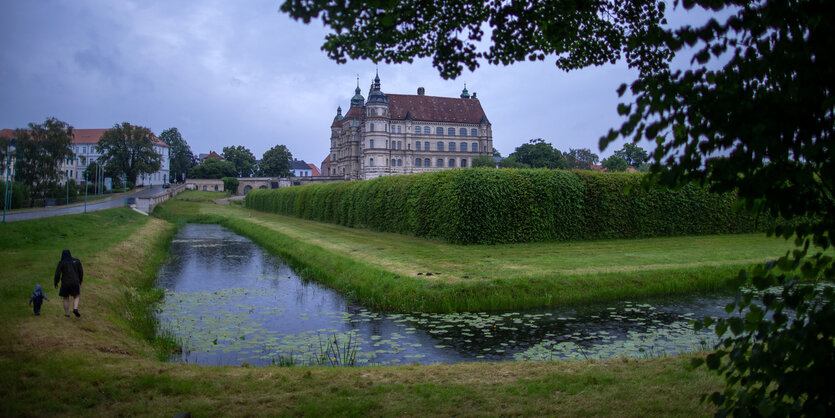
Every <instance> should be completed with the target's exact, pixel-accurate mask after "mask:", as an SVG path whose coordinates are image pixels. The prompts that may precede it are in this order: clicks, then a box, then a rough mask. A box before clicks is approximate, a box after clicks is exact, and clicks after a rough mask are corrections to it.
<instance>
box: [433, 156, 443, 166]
mask: <svg viewBox="0 0 835 418" xmlns="http://www.w3.org/2000/svg"><path fill="white" fill-rule="evenodd" d="M443 166H444V159H443V158H438V163H437V164H435V167H443Z"/></svg>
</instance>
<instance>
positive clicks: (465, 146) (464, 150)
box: [461, 142, 467, 152]
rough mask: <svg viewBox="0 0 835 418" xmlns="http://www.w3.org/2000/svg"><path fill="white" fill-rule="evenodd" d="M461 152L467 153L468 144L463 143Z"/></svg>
mask: <svg viewBox="0 0 835 418" xmlns="http://www.w3.org/2000/svg"><path fill="white" fill-rule="evenodd" d="M461 152H467V143H466V142H462V143H461Z"/></svg>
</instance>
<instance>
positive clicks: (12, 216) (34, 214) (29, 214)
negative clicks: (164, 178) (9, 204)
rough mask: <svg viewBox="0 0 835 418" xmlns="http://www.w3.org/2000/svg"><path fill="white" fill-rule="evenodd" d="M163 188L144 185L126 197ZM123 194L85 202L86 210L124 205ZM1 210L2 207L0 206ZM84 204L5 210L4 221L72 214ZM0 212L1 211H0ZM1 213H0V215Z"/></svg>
mask: <svg viewBox="0 0 835 418" xmlns="http://www.w3.org/2000/svg"><path fill="white" fill-rule="evenodd" d="M163 190H164V189H163V188H162V186H161V185H159V186H152V187H145V188H141V189H138V190H134V191H131V192H128V194H127V197H138V196H152V195H155V194H158V193H161V192H162V191H163ZM125 200H126V197H125V194H123V193H119V194H117V195H116V196H114V197H111V198H108V199H105V200H96V201H95V202H87V205H86V211H87V212H95V211H97V210H105V209H113V208H118V207H122V206H126V205H125ZM0 211H2V208H0ZM84 211H85V205H84V202H82V203H73V204H71V205H68V206H54V207H48V208H40V209H31V210H24V211H14V212H6V222H14V221H23V220H27V219H37V218H47V217H50V216H61V215H72V214H74V213H84ZM0 213H2V212H0ZM1 216H2V215H0V217H1Z"/></svg>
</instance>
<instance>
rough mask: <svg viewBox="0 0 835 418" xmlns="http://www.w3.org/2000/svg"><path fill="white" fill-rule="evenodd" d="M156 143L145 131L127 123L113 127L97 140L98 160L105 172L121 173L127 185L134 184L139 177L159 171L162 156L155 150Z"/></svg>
mask: <svg viewBox="0 0 835 418" xmlns="http://www.w3.org/2000/svg"><path fill="white" fill-rule="evenodd" d="M155 140H156V138H155V137H154V134H153V133H151V130H150V129H148V128H145V127H143V126H134V125H131V124H129V123H127V122H124V123H122V124H121V125H119V124H116V125H114V126H113V128H111V129H108V130H107V131H105V132H104V134H102V136H101V138H100V139H99V144H98V149H99V152H100V153H101V157H99V158H100V160H101V161H104V165H105V170H106V171H108V172H111V173H124V174H125V177H126V179H127V181H128V183H134V184H136V178H137V177H138V176H140V175H142V174H151V173H154V172H156V171H157V170H159V168H160V165H161V162H162V157H161V156H160V155H159V154H158V153H157V152H156V151H154V141H155Z"/></svg>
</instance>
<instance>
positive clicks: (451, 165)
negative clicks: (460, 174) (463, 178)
mask: <svg viewBox="0 0 835 418" xmlns="http://www.w3.org/2000/svg"><path fill="white" fill-rule="evenodd" d="M449 166H450V167H455V158H450V159H449Z"/></svg>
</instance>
